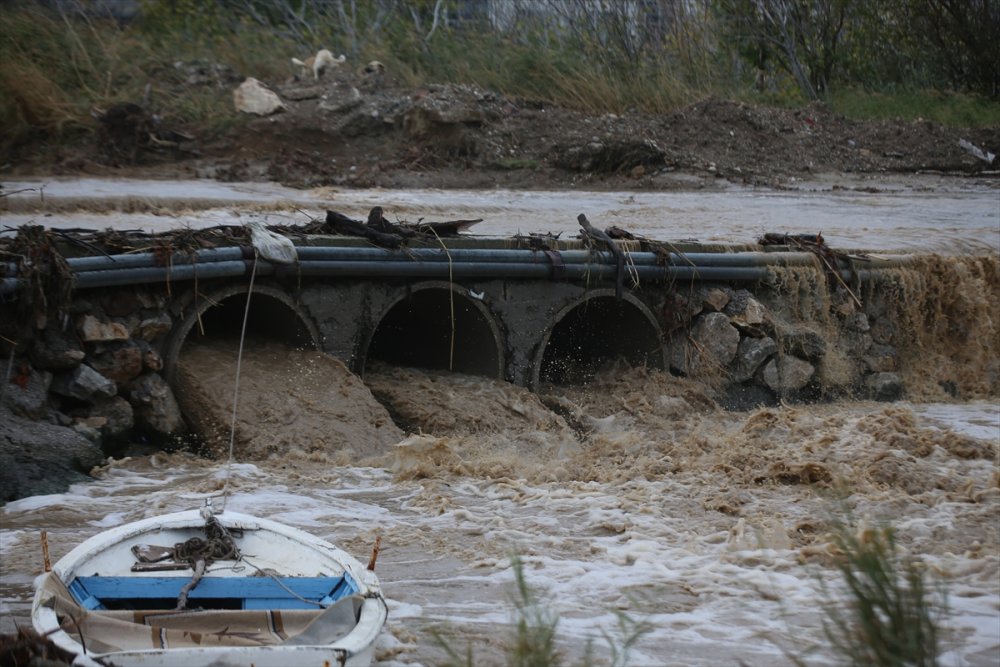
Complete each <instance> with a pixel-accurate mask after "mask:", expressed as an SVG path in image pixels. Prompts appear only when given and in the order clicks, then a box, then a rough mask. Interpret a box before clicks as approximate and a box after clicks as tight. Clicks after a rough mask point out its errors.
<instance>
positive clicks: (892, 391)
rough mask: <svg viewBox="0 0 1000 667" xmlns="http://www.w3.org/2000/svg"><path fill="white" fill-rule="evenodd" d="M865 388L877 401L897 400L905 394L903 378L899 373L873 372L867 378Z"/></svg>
mask: <svg viewBox="0 0 1000 667" xmlns="http://www.w3.org/2000/svg"><path fill="white" fill-rule="evenodd" d="M865 389H866V390H867V391H868V396H869V397H870V398H873V399H875V400H876V401H895V400H897V399H899V398H901V397H902V396H903V378H902V376H900V374H899V373H872V374H871V375H869V376H867V377H866V378H865Z"/></svg>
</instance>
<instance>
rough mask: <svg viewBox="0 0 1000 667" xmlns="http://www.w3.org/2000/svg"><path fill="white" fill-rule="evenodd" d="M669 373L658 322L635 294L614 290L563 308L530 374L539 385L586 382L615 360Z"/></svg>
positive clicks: (589, 294)
mask: <svg viewBox="0 0 1000 667" xmlns="http://www.w3.org/2000/svg"><path fill="white" fill-rule="evenodd" d="M619 359H624V360H625V362H626V363H628V364H629V365H631V366H647V367H651V368H659V369H661V370H662V369H665V368H667V365H666V362H665V351H664V347H663V340H662V335H661V332H660V328H659V325H657V323H656V319H655V318H654V317H653V314H652V313H651V312H650V311H649V309H648V308H647V307H646V305H645V304H643V303H642V302H641V301H639V300H638V299H636V298H635V297H633V296H631V295H625V296H624V297H623V298H622V299H617V298H616V297H615V295H614V291H613V290H597V291H595V292H590V293H588V295H587V296H586V297H584V299H583V300H582V301H580V302H577V303H575V304H573V305H571V306H568V307H567V308H564V309H563V310H562V311H561V312H560V313H559V314H558V315H557V316H556V319H555V322H554V324H553V325H552V326H550V327H549V328H548V331H547V333H546V334H545V336H544V338H543V340H542V344H541V347H540V348H539V352H538V354H537V355H536V362H535V364H534V368H533V372H532V376H533V377H532V380H533V386H538V383H539V381H541V382H551V383H555V384H583V383H586V382H589V381H590V380H591V379H593V377H594V374H595V373H596V372H597V371H598V370H599V369H600V368H601V367H602V366H603V365H605V364H607V363H608V362H611V361H615V360H619Z"/></svg>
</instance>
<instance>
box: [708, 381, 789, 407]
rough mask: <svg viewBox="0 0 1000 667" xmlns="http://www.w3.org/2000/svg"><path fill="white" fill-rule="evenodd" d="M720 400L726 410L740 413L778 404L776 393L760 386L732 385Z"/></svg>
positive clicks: (726, 389)
mask: <svg viewBox="0 0 1000 667" xmlns="http://www.w3.org/2000/svg"><path fill="white" fill-rule="evenodd" d="M718 400H719V405H721V406H722V407H723V408H724V409H726V410H733V411H740V412H741V411H745V410H756V409H757V408H761V407H765V406H773V405H777V404H778V397H777V396H776V395H775V393H774V392H773V391H771V390H770V389H768V388H767V387H762V386H760V385H759V384H731V385H729V386H727V387H726V388H725V391H723V393H722V396H720V397H719V399H718Z"/></svg>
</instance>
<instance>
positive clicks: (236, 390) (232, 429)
mask: <svg viewBox="0 0 1000 667" xmlns="http://www.w3.org/2000/svg"><path fill="white" fill-rule="evenodd" d="M258 256H259V252H258V251H257V248H254V249H253V266H252V268H251V269H250V285H249V287H248V288H247V305H246V309H245V310H244V311H243V326H242V328H241V329H240V348H239V352H237V354H236V381H235V386H234V387H233V416H232V420H231V421H230V423H229V459H228V460H227V461H226V481H225V483H224V484H223V486H222V511H223V512H225V511H226V501H227V500H229V478H230V477H231V476H232V470H233V449H234V445H235V442H236V407H237V405H239V396H240V368H241V366H242V364H243V341H244V340H245V339H246V335H247V320H249V319H250V297H251V296H253V281H254V278H255V277H256V276H257V257H258Z"/></svg>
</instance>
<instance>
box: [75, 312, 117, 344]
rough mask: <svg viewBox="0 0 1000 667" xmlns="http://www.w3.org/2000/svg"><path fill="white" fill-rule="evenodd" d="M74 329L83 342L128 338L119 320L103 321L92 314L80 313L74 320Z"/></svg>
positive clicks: (101, 341)
mask: <svg viewBox="0 0 1000 667" xmlns="http://www.w3.org/2000/svg"><path fill="white" fill-rule="evenodd" d="M76 330H77V332H78V333H79V334H80V338H81V339H82V340H83V341H84V342H85V343H105V342H110V341H115V340H128V329H127V328H125V325H124V324H121V323H119V322H105V321H102V320H99V319H97V318H96V317H95V316H93V315H82V316H80V318H79V319H78V320H77V322H76Z"/></svg>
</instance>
